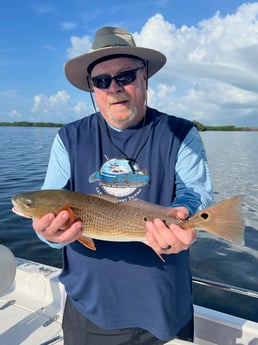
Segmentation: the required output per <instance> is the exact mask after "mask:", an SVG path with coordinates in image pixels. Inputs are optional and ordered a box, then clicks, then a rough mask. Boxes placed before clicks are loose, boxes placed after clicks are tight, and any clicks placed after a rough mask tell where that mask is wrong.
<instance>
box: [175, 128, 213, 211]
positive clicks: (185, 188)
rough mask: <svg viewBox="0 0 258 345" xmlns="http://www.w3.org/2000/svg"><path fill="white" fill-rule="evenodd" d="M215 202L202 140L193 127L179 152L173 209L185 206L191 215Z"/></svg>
mask: <svg viewBox="0 0 258 345" xmlns="http://www.w3.org/2000/svg"><path fill="white" fill-rule="evenodd" d="M213 202H214V199H213V191H212V182H211V176H210V172H209V167H208V161H207V156H206V152H205V149H204V145H203V142H202V139H201V137H200V134H199V132H198V131H197V129H196V128H195V127H193V128H192V129H191V130H190V131H189V133H188V134H187V136H186V137H185V139H184V140H183V142H182V143H181V146H180V148H179V151H178V157H177V163H176V197H175V200H174V201H173V203H172V204H171V206H172V207H176V206H184V207H186V208H187V209H188V210H189V212H190V215H192V214H194V213H195V212H196V211H198V210H201V209H203V208H205V207H208V206H210V205H212V204H213Z"/></svg>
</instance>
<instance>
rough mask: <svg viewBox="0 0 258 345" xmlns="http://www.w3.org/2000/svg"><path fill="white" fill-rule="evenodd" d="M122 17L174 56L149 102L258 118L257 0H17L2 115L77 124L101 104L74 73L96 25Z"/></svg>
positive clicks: (176, 109)
mask: <svg viewBox="0 0 258 345" xmlns="http://www.w3.org/2000/svg"><path fill="white" fill-rule="evenodd" d="M103 26H120V27H123V28H126V29H127V30H128V31H130V32H131V33H132V34H133V36H134V39H135V41H136V44H137V45H138V46H143V47H149V48H153V49H156V50H159V51H161V52H162V53H164V54H165V55H166V57H167V63H166V65H165V66H164V67H163V68H162V69H161V70H160V71H159V72H158V73H157V74H156V75H155V76H153V77H151V78H150V80H149V91H148V104H149V106H151V107H155V108H157V109H159V110H160V111H163V112H166V113H168V114H171V115H176V116H179V117H184V118H187V119H189V120H195V121H198V122H201V123H202V124H204V125H212V126H216V125H235V126H256V127H258V1H248V2H245V1H239V0H142V1H139V0H130V1H117V0H110V1H103V0H94V1H92V0H91V1H89V0H88V1H87V0H73V1H68V0H48V1H45V0H23V1H21V0H9V1H8V2H7V1H6V2H3V4H2V5H1V11H0V121H1V122H3V121H8V122H13V121H33V122H61V123H68V122H71V121H74V120H77V119H79V118H82V117H84V116H87V115H90V114H91V113H93V112H94V110H93V106H92V103H91V99H90V97H89V93H87V92H84V91H81V90H79V89H76V88H75V87H73V86H72V85H71V84H70V83H69V82H68V81H67V80H66V78H65V75H64V71H63V70H64V64H65V62H66V61H67V60H69V59H70V58H72V57H75V56H77V55H80V54H83V53H86V52H87V51H88V50H89V49H90V47H91V44H92V41H93V38H94V34H95V32H96V30H98V29H99V28H100V27H103Z"/></svg>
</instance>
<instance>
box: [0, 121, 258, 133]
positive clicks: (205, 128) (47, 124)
mask: <svg viewBox="0 0 258 345" xmlns="http://www.w3.org/2000/svg"><path fill="white" fill-rule="evenodd" d="M193 123H194V124H195V126H196V128H197V129H198V131H201V132H204V131H258V127H236V126H233V125H229V126H205V125H203V124H202V123H200V122H198V121H193ZM63 125H64V124H63V123H54V122H28V121H17V122H0V126H13V127H62V126H63Z"/></svg>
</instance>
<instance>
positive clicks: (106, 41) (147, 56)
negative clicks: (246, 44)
mask: <svg viewBox="0 0 258 345" xmlns="http://www.w3.org/2000/svg"><path fill="white" fill-rule="evenodd" d="M124 55H125V56H132V57H137V58H140V59H142V60H144V61H145V62H146V63H147V66H148V78H150V77H151V76H152V75H153V74H155V73H156V72H157V71H158V70H160V69H161V68H162V67H163V66H164V64H165V63H166V57H165V55H163V54H162V53H160V52H159V51H157V50H154V49H149V48H143V47H136V44H135V42H134V39H133V36H132V35H131V34H130V33H129V32H128V31H127V30H125V29H123V28H116V27H103V28H101V29H99V30H98V31H97V32H96V34H95V38H94V42H93V44H92V47H91V50H90V51H89V52H88V53H85V54H83V55H80V56H78V57H76V58H73V59H71V60H69V61H68V62H67V63H66V64H65V67H64V69H65V75H66V78H67V79H68V80H69V82H70V83H71V84H72V85H74V86H75V87H77V88H79V89H81V90H85V91H90V88H89V85H88V83H87V76H89V75H90V74H89V73H90V72H91V69H92V68H93V66H94V63H95V64H96V62H97V61H98V60H100V61H104V60H105V58H107V59H108V58H112V56H114V57H116V56H124ZM100 61H99V62H100ZM89 67H90V69H89Z"/></svg>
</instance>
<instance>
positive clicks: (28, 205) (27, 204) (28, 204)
mask: <svg viewBox="0 0 258 345" xmlns="http://www.w3.org/2000/svg"><path fill="white" fill-rule="evenodd" d="M24 204H25V205H26V206H27V207H29V208H31V207H33V201H32V200H31V199H25V200H24Z"/></svg>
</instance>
